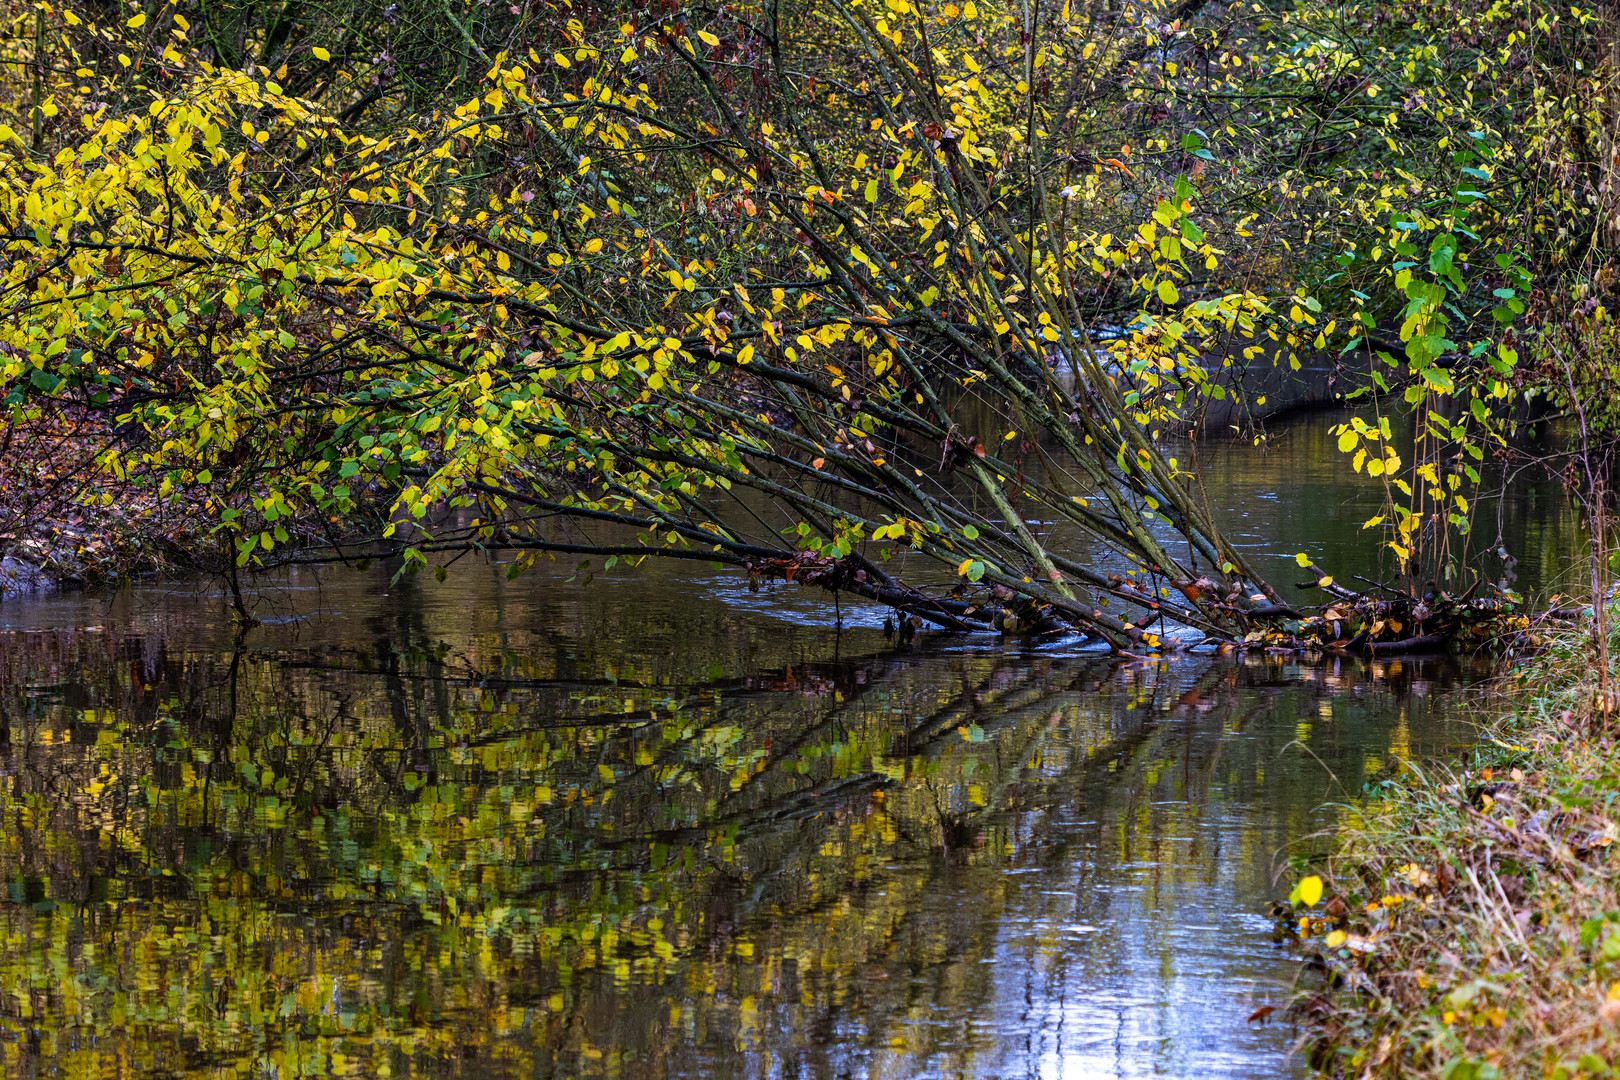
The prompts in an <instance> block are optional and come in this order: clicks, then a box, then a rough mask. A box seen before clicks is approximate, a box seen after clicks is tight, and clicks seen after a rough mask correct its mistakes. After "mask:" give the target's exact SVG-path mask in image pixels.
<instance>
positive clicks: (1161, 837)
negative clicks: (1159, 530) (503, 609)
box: [0, 604, 1431, 1076]
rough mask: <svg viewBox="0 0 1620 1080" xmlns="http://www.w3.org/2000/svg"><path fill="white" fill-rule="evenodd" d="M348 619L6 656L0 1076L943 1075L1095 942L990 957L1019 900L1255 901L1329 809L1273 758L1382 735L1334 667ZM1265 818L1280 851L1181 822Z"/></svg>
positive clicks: (1110, 904)
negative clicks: (226, 648)
mask: <svg viewBox="0 0 1620 1080" xmlns="http://www.w3.org/2000/svg"><path fill="white" fill-rule="evenodd" d="M405 606H407V607H414V606H416V605H414V604H409V605H405ZM413 619H414V620H415V621H413ZM359 632H360V634H361V636H360V638H358V639H357V640H358V641H363V642H364V644H363V645H358V644H357V645H356V646H353V647H351V649H350V650H348V651H346V652H342V653H337V654H322V653H314V652H308V651H300V650H296V649H293V648H290V647H289V648H281V649H278V650H275V651H270V652H248V653H244V652H242V651H240V650H238V651H237V652H235V653H231V654H225V655H218V654H214V653H209V652H196V651H181V650H170V649H168V648H166V647H165V646H164V645H163V644H162V640H161V638H157V637H138V638H130V639H118V638H116V637H115V636H114V635H105V634H101V635H96V634H90V635H80V636H74V637H47V636H43V635H33V636H28V637H25V638H19V639H14V640H13V641H11V642H10V643H9V644H10V645H11V646H12V647H11V648H9V649H7V650H3V651H0V655H3V659H0V710H3V713H4V717H5V721H4V723H5V729H6V730H7V731H8V732H9V737H10V742H9V744H8V745H7V746H6V748H5V749H4V751H3V753H4V758H3V787H0V813H3V814H4V819H5V821H6V822H7V828H6V829H5V830H4V831H3V834H0V866H3V870H4V873H5V876H6V879H7V881H8V882H9V883H10V885H9V888H10V899H11V901H12V902H11V903H9V904H5V905H0V971H3V972H4V976H5V977H4V980H3V981H0V1018H3V1019H0V1024H3V1025H4V1026H5V1027H6V1028H7V1029H9V1030H10V1031H11V1032H12V1033H13V1034H14V1035H16V1036H17V1037H18V1040H20V1041H6V1040H0V1054H4V1055H9V1057H7V1058H5V1059H4V1061H3V1064H4V1066H5V1073H6V1075H31V1074H32V1072H33V1071H35V1070H37V1069H38V1068H40V1067H42V1066H43V1065H44V1064H46V1063H48V1062H49V1063H54V1064H63V1063H66V1062H68V1061H69V1059H75V1058H76V1056H78V1057H83V1058H84V1060H85V1061H86V1062H88V1061H89V1060H90V1058H93V1057H95V1056H96V1055H103V1054H118V1055H124V1056H125V1058H126V1059H127V1061H129V1062H130V1063H131V1064H130V1066H129V1069H131V1070H134V1071H141V1072H149V1071H164V1072H171V1073H174V1074H179V1075H187V1074H195V1073H200V1072H203V1071H210V1070H215V1069H219V1068H223V1067H225V1066H228V1065H232V1064H237V1063H241V1064H249V1063H255V1062H262V1061H274V1062H277V1063H279V1064H281V1065H283V1066H285V1067H288V1068H292V1067H294V1066H296V1067H297V1068H300V1069H306V1070H309V1069H313V1070H314V1071H317V1072H319V1071H331V1072H337V1071H341V1070H340V1069H339V1067H338V1066H339V1060H340V1059H339V1057H338V1055H340V1054H341V1055H343V1059H342V1060H344V1061H347V1062H349V1063H351V1064H352V1065H353V1066H354V1067H355V1068H358V1069H360V1070H361V1071H364V1072H368V1073H369V1072H371V1071H374V1070H375V1069H376V1068H378V1067H379V1066H380V1065H381V1064H383V1063H385V1062H386V1063H389V1064H390V1066H391V1067H392V1068H393V1069H394V1071H396V1072H398V1071H400V1070H401V1069H402V1068H404V1067H405V1066H406V1064H407V1063H408V1061H410V1060H415V1061H417V1062H419V1063H420V1064H422V1065H423V1066H424V1067H427V1066H430V1065H431V1067H432V1068H433V1069H434V1070H435V1071H438V1070H444V1071H454V1070H477V1071H479V1072H481V1073H489V1074H495V1075H506V1074H513V1075H518V1074H521V1075H534V1074H536V1073H538V1074H541V1075H544V1074H547V1073H548V1072H551V1071H556V1072H558V1073H559V1074H563V1073H570V1074H571V1073H576V1072H589V1071H604V1072H606V1071H617V1072H619V1073H620V1074H621V1075H622V1074H633V1075H649V1076H651V1075H660V1074H661V1073H663V1072H665V1071H674V1070H679V1069H687V1070H691V1071H705V1072H707V1073H708V1074H710V1075H731V1074H737V1075H754V1074H758V1073H764V1072H768V1071H772V1069H773V1068H774V1066H772V1065H771V1064H770V1063H771V1062H773V1061H781V1060H785V1059H786V1058H784V1057H783V1055H786V1056H787V1058H791V1060H794V1061H797V1062H798V1063H799V1067H801V1068H802V1069H803V1071H804V1072H805V1073H807V1074H814V1075H821V1074H823V1073H828V1072H832V1071H836V1070H837V1069H840V1068H844V1067H846V1066H850V1065H851V1064H852V1063H854V1062H856V1061H866V1062H869V1063H870V1062H874V1061H877V1060H878V1059H880V1058H883V1059H888V1058H893V1059H894V1061H893V1064H894V1069H893V1071H896V1072H905V1071H907V1069H908V1068H910V1066H911V1065H916V1064H917V1063H919V1062H920V1061H921V1058H922V1057H937V1058H938V1059H939V1060H949V1061H953V1062H955V1064H956V1065H958V1066H960V1067H962V1068H964V1069H966V1068H968V1067H969V1066H970V1065H971V1064H972V1062H974V1061H978V1060H980V1059H984V1060H990V1059H993V1057H994V1055H995V1053H996V1052H997V1044H996V1039H995V1037H994V1035H993V1033H992V1032H991V1029H990V1028H989V1027H988V1026H987V1025H988V1022H989V1021H988V1019H987V1018H991V1017H993V1014H994V1013H995V1010H996V1009H997V1008H998V1007H1000V1006H998V1004H997V1003H998V1001H999V1000H1001V998H1002V997H1003V996H1004V994H1005V991H1006V986H1005V984H1006V980H1007V979H1009V978H1013V977H1015V976H1016V977H1018V978H1024V979H1026V980H1034V981H1035V983H1051V982H1052V981H1053V980H1056V981H1057V982H1062V981H1063V980H1064V979H1065V978H1068V977H1069V976H1068V975H1067V974H1066V972H1068V971H1069V970H1070V969H1072V968H1075V967H1076V966H1084V965H1085V964H1086V963H1088V953H1087V951H1086V948H1090V947H1099V948H1100V947H1102V945H1101V943H1100V942H1097V943H1090V942H1088V943H1076V942H1066V941H1059V940H1055V939H1054V940H1042V939H1040V935H1038V934H1037V935H1035V937H1033V938H1031V939H1030V940H1029V941H1022V940H1009V939H1008V937H1007V934H1008V930H1007V920H1006V916H1007V913H1008V912H1009V911H1010V910H1012V909H1014V908H1017V909H1018V910H1020V911H1025V910H1026V909H1029V903H1030V901H1029V896H1030V895H1033V894H1032V893H1031V889H1033V888H1036V887H1037V886H1039V888H1044V889H1046V890H1048V891H1053V892H1064V893H1066V894H1072V896H1073V897H1074V901H1073V904H1072V906H1071V907H1070V908H1069V909H1067V910H1065V911H1062V912H1057V911H1055V909H1054V910H1052V911H1046V912H1045V914H1042V915H1041V916H1040V917H1041V918H1043V919H1055V918H1061V919H1063V920H1067V921H1069V922H1101V921H1102V920H1103V919H1105V918H1114V919H1115V920H1116V921H1117V920H1118V919H1120V918H1126V917H1140V912H1138V913H1137V914H1136V915H1131V914H1130V913H1129V912H1124V913H1122V912H1121V911H1120V910H1118V903H1117V902H1116V900H1115V899H1112V898H1111V891H1112V889H1113V888H1114V885H1115V884H1116V883H1117V880H1118V875H1119V874H1120V873H1121V872H1122V871H1121V869H1120V868H1121V867H1128V866H1139V865H1148V866H1152V867H1153V868H1154V869H1153V871H1152V873H1153V874H1155V875H1158V876H1159V877H1160V878H1162V881H1161V882H1160V884H1159V886H1157V887H1159V888H1161V889H1163V890H1168V892H1166V893H1165V894H1163V895H1159V896H1158V897H1157V899H1155V900H1154V903H1156V904H1159V905H1160V906H1164V905H1167V904H1168V905H1171V906H1173V904H1174V903H1175V902H1177V901H1176V896H1172V895H1169V894H1170V893H1176V890H1182V889H1186V888H1189V887H1192V885H1193V884H1196V883H1197V882H1199V881H1203V880H1206V879H1208V878H1209V877H1210V876H1211V875H1220V874H1223V873H1228V874H1229V873H1231V872H1232V871H1231V870H1230V869H1229V868H1230V867H1233V866H1236V867H1239V868H1241V869H1240V871H1239V872H1240V873H1241V874H1245V875H1247V877H1248V878H1249V879H1252V880H1250V881H1249V885H1248V887H1249V889H1250V891H1251V892H1252V893H1253V894H1254V895H1257V896H1258V895H1261V894H1263V893H1264V891H1265V883H1264V881H1263V880H1261V879H1263V876H1264V868H1265V866H1266V865H1267V863H1268V861H1269V859H1270V856H1271V852H1272V851H1273V850H1275V849H1276V848H1278V847H1280V846H1281V845H1283V844H1284V843H1286V842H1287V841H1288V839H1289V838H1290V837H1292V836H1295V835H1298V834H1300V833H1301V832H1304V831H1308V825H1309V821H1308V820H1307V819H1308V815H1309V813H1310V811H1311V808H1313V807H1315V806H1316V805H1317V804H1318V803H1319V802H1320V801H1321V797H1322V791H1321V774H1320V771H1319V770H1314V771H1313V769H1312V768H1305V767H1301V766H1299V765H1298V764H1297V762H1298V761H1300V760H1303V759H1301V758H1299V757H1298V755H1295V756H1294V757H1293V758H1287V757H1285V758H1283V759H1279V758H1278V753H1279V751H1281V750H1282V748H1283V747H1284V746H1286V745H1287V744H1288V743H1289V742H1290V741H1292V740H1294V739H1296V738H1298V737H1299V734H1300V733H1299V730H1298V726H1299V725H1298V724H1297V723H1296V721H1295V718H1296V717H1300V716H1315V715H1317V713H1318V712H1319V710H1320V709H1321V708H1322V707H1323V706H1324V704H1326V705H1327V707H1328V708H1329V709H1330V710H1333V711H1335V715H1337V714H1338V713H1342V714H1343V716H1342V718H1339V719H1337V720H1335V722H1334V723H1333V724H1332V725H1331V728H1332V733H1331V736H1329V737H1325V740H1327V741H1323V742H1322V745H1317V742H1315V741H1313V743H1312V745H1313V747H1314V748H1315V749H1317V751H1318V752H1319V753H1323V754H1324V755H1325V756H1327V757H1330V758H1332V760H1334V761H1335V762H1336V763H1337V765H1336V767H1339V768H1342V769H1343V771H1346V772H1350V773H1352V774H1353V775H1355V776H1357V777H1359V776H1360V775H1361V773H1360V771H1359V770H1360V768H1361V760H1360V759H1361V754H1362V748H1363V747H1368V746H1371V747H1377V746H1380V745H1381V743H1380V738H1381V730H1382V729H1381V724H1382V722H1383V720H1382V718H1383V717H1384V715H1385V714H1386V713H1387V712H1388V709H1387V705H1386V704H1385V703H1384V702H1383V698H1384V697H1385V696H1386V693H1387V692H1386V691H1383V690H1380V689H1377V688H1376V687H1369V688H1368V689H1366V690H1365V691H1363V696H1364V697H1365V699H1366V700H1365V701H1364V702H1363V703H1359V704H1357V703H1354V702H1351V703H1350V704H1348V705H1346V704H1344V702H1346V701H1348V700H1349V699H1347V698H1344V697H1343V696H1341V695H1340V692H1341V691H1342V690H1343V689H1344V687H1345V686H1346V685H1349V684H1356V683H1357V682H1358V680H1360V679H1361V678H1362V676H1361V675H1360V674H1359V673H1358V672H1357V671H1353V670H1349V669H1347V671H1348V673H1347V674H1337V675H1336V674H1334V672H1333V671H1332V670H1331V669H1321V670H1315V671H1298V670H1292V669H1285V668H1284V667H1283V666H1282V665H1281V664H1280V663H1277V664H1272V663H1267V662H1263V661H1258V660H1257V661H1255V662H1253V663H1250V664H1247V665H1244V666H1237V667H1234V666H1231V665H1228V664H1224V663H1216V662H1209V663H1204V662H1188V663H1186V664H1182V665H1175V666H1171V667H1168V668H1161V667H1157V666H1153V667H1141V668H1134V669H1133V668H1125V669H1120V668H1116V667H1113V666H1111V665H1109V664H1106V663H1102V662H1100V661H1094V660H1078V659H1057V658H1050V657H1041V656H1027V657H1012V656H1004V655H1001V654H977V653H962V654H955V655H949V656H947V657H944V658H935V659H926V660H921V661H919V660H916V659H909V658H908V657H907V655H905V654H902V653H895V652H873V653H869V654H866V655H861V656H856V657H853V658H845V659H841V660H834V661H816V660H809V661H803V662H798V663H795V664H793V665H792V666H783V667H780V668H777V669H775V670H767V671H756V672H755V673H754V674H752V675H749V676H747V677H746V678H744V677H727V676H724V675H719V676H716V677H713V678H707V677H686V678H683V679H681V680H679V681H670V682H668V683H666V682H663V681H661V680H658V679H654V678H649V679H647V680H646V681H639V682H638V681H631V680H625V679H623V678H604V677H603V676H602V675H601V672H602V670H604V669H617V670H622V669H623V668H624V667H625V666H627V665H626V664H625V663H623V662H622V658H611V657H605V656H602V657H598V658H597V659H596V661H594V663H593V665H580V664H577V663H573V662H571V661H570V660H569V658H568V657H567V656H565V655H563V652H562V650H563V648H564V646H562V645H558V647H557V650H556V651H554V652H552V653H550V654H548V653H546V652H545V651H537V652H531V653H528V654H519V653H516V652H515V651H514V649H515V646H514V645H513V643H512V642H513V639H512V638H511V637H510V636H508V637H507V639H506V640H505V641H504V642H502V643H498V644H497V645H496V646H495V647H493V648H492V649H486V648H484V647H483V646H479V647H477V648H466V649H463V650H461V651H460V652H458V653H455V654H451V653H450V652H449V651H447V650H444V649H440V648H437V647H430V646H429V645H428V644H427V642H428V641H429V640H430V637H429V634H430V630H429V627H428V626H427V625H424V623H423V622H422V621H420V619H417V618H416V617H415V616H409V617H404V618H403V621H401V619H400V618H392V619H389V618H383V617H379V618H377V619H374V620H372V621H371V622H370V623H369V624H367V625H366V626H364V627H363V628H360V631H359ZM530 644H533V642H532V641H530ZM570 647H571V646H570ZM362 649H363V652H362V651H361V650H362ZM1425 671H1427V669H1425ZM689 675H690V673H689ZM1412 677H1413V669H1412V668H1411V666H1410V665H1407V666H1406V667H1405V668H1403V669H1401V671H1400V672H1399V673H1398V674H1397V675H1396V676H1395V678H1396V679H1410V678H1412ZM1423 677H1431V676H1430V675H1427V674H1425V675H1424V676H1423ZM1334 702H1338V703H1339V704H1334ZM1314 738H1315V737H1314V736H1313V739H1314ZM1290 761H1293V762H1295V764H1290ZM1171 795H1174V798H1173V799H1172V798H1170V796H1171ZM1261 798H1263V799H1265V800H1267V801H1268V802H1269V803H1270V804H1271V805H1273V806H1275V807H1276V808H1277V809H1276V811H1275V812H1274V813H1272V814H1270V815H1269V816H1263V817H1262V820H1263V821H1265V822H1266V824H1265V827H1264V828H1261V829H1259V830H1253V829H1251V830H1248V831H1245V832H1242V833H1241V834H1234V835H1233V836H1227V835H1226V834H1225V833H1222V834H1220V835H1218V836H1217V837H1216V838H1215V841H1214V842H1213V843H1211V844H1203V843H1199V844H1196V845H1188V844H1185V843H1183V842H1182V841H1181V839H1179V838H1182V837H1185V836H1186V835H1187V834H1188V832H1189V831H1190V832H1191V833H1192V834H1193V835H1195V836H1198V837H1202V836H1203V832H1202V831H1201V827H1200V825H1199V822H1200V821H1202V819H1203V818H1204V817H1205V816H1206V815H1213V816H1215V817H1221V816H1222V815H1223V814H1224V813H1225V811H1224V809H1223V807H1225V806H1226V804H1228V803H1230V802H1231V801H1232V800H1234V799H1235V800H1245V799H1247V800H1255V799H1261ZM1080 820H1088V821H1091V822H1092V823H1091V824H1089V825H1085V826H1077V825H1075V824H1074V823H1075V822H1077V821H1080ZM1189 821H1190V822H1191V823H1192V824H1191V826H1189V825H1188V822H1189ZM1233 842H1236V843H1239V844H1241V845H1244V849H1243V850H1242V851H1239V852H1234V851H1233V850H1231V848H1230V846H1228V847H1223V846H1222V845H1223V844H1224V845H1230V844H1232V843H1233ZM1015 867H1016V868H1017V870H1018V871H1019V874H1020V876H1019V877H1018V878H1017V879H1016V881H1018V882H1019V883H1021V884H1019V885H1018V887H1017V888H1014V887H1013V886H1012V885H1010V884H1009V882H1012V881H1014V880H1015V879H1014V878H1011V877H1009V876H1008V871H1009V870H1010V869H1012V868H1015ZM1037 891H1038V890H1037ZM1177 895H1180V894H1179V893H1177ZM1041 910H1043V911H1044V910H1045V909H1041ZM1082 944H1084V945H1085V947H1081V945H1082ZM992 960H995V961H997V962H995V963H990V962H988V961H992ZM925 1013H926V1014H927V1015H928V1016H930V1017H933V1018H934V1020H933V1021H930V1023H922V1022H921V1021H920V1020H919V1019H918V1018H919V1016H921V1015H923V1014H925ZM941 1018H944V1020H943V1022H941ZM90 1030H94V1031H96V1032H97V1033H98V1034H97V1040H96V1042H95V1043H94V1044H93V1045H92V1044H91V1043H89V1042H86V1041H84V1040H81V1039H79V1036H80V1034H82V1033H83V1032H87V1031H90ZM598 1054H600V1055H601V1056H600V1057H597V1056H595V1055H598ZM322 1055H324V1056H322ZM435 1062H437V1063H440V1064H437V1065H433V1064H432V1063H435ZM907 1063H910V1064H909V1065H908V1064H907ZM87 1067H88V1066H87Z"/></svg>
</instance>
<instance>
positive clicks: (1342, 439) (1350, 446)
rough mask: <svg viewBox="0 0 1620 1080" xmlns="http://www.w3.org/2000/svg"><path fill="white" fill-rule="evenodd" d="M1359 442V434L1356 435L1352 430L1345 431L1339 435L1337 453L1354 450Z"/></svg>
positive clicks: (1346, 452)
mask: <svg viewBox="0 0 1620 1080" xmlns="http://www.w3.org/2000/svg"><path fill="white" fill-rule="evenodd" d="M1360 442H1361V436H1359V435H1357V434H1356V433H1355V432H1353V431H1347V432H1345V433H1344V434H1343V435H1340V436H1339V453H1341V454H1348V453H1349V452H1350V451H1352V450H1354V449H1355V448H1356V445H1357V444H1358V443H1360Z"/></svg>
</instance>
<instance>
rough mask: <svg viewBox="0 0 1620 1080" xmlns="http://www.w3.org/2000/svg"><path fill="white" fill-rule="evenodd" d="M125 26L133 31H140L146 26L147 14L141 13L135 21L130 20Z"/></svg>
mask: <svg viewBox="0 0 1620 1080" xmlns="http://www.w3.org/2000/svg"><path fill="white" fill-rule="evenodd" d="M124 25H125V26H127V27H129V28H130V29H131V30H139V29H140V28H141V27H143V26H145V25H146V12H144V11H143V12H141V13H140V14H139V15H137V16H135V17H134V18H133V19H130V20H129V21H128V22H126V23H124Z"/></svg>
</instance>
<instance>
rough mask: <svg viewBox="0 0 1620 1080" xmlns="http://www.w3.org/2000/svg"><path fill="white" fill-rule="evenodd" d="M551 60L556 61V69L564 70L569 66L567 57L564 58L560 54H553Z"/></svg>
mask: <svg viewBox="0 0 1620 1080" xmlns="http://www.w3.org/2000/svg"><path fill="white" fill-rule="evenodd" d="M551 58H552V59H553V60H555V61H557V66H558V67H563V68H565V67H567V66H568V65H569V60H568V57H566V56H564V55H563V54H562V53H553V54H552V56H551Z"/></svg>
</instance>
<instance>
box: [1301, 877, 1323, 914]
mask: <svg viewBox="0 0 1620 1080" xmlns="http://www.w3.org/2000/svg"><path fill="white" fill-rule="evenodd" d="M1299 898H1300V899H1301V900H1303V901H1305V906H1306V907H1315V906H1316V902H1317V901H1318V900H1320V899H1322V879H1321V878H1319V877H1317V876H1316V875H1315V874H1312V875H1311V876H1310V877H1308V878H1306V879H1305V880H1303V881H1301V882H1300V883H1299Z"/></svg>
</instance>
